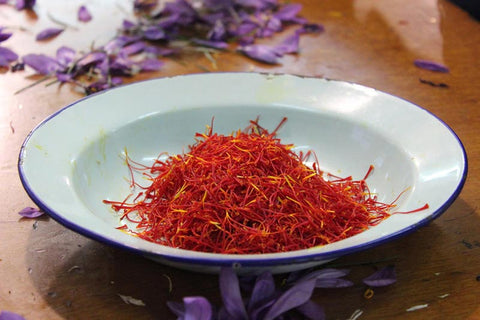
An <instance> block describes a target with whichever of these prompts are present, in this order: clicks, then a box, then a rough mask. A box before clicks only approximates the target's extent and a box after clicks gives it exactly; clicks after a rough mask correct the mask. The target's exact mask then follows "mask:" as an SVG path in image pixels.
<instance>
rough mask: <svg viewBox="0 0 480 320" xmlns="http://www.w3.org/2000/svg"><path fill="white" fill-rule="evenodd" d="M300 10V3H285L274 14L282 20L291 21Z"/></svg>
mask: <svg viewBox="0 0 480 320" xmlns="http://www.w3.org/2000/svg"><path fill="white" fill-rule="evenodd" d="M300 10H302V5H301V4H296V3H292V4H287V5H284V6H283V7H281V8H280V10H278V11H277V12H275V14H274V16H275V17H277V18H278V19H280V20H282V21H291V20H293V19H294V18H296V16H297V14H298V13H299V12H300Z"/></svg>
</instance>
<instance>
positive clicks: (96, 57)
mask: <svg viewBox="0 0 480 320" xmlns="http://www.w3.org/2000/svg"><path fill="white" fill-rule="evenodd" d="M107 58H108V56H107V54H106V53H105V52H99V51H95V52H90V53H88V54H86V55H85V56H83V57H82V58H81V59H80V60H79V61H78V63H77V65H78V67H79V68H83V67H86V66H90V65H93V64H98V63H100V62H102V61H104V60H106V59H107Z"/></svg>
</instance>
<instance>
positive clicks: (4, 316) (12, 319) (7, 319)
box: [0, 310, 25, 320]
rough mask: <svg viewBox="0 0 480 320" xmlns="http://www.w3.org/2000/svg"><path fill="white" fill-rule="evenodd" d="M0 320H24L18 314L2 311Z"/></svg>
mask: <svg viewBox="0 0 480 320" xmlns="http://www.w3.org/2000/svg"><path fill="white" fill-rule="evenodd" d="M0 320H25V318H24V317H22V316H21V315H19V314H18V313H14V312H11V311H5V310H4V311H0Z"/></svg>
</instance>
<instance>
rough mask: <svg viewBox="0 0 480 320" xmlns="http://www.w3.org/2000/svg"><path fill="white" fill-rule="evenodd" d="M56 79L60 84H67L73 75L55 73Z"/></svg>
mask: <svg viewBox="0 0 480 320" xmlns="http://www.w3.org/2000/svg"><path fill="white" fill-rule="evenodd" d="M55 76H56V77H57V80H58V81H60V82H62V83H63V82H69V81H71V80H72V79H73V76H74V75H73V74H71V73H62V72H57V74H56V75H55Z"/></svg>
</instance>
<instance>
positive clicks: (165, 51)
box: [144, 46, 177, 57]
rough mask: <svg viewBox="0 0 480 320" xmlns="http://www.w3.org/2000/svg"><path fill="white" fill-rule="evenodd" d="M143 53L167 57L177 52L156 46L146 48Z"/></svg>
mask: <svg viewBox="0 0 480 320" xmlns="http://www.w3.org/2000/svg"><path fill="white" fill-rule="evenodd" d="M144 51H145V52H147V53H151V54H153V55H156V56H159V57H164V56H169V55H172V54H174V53H176V52H177V50H175V49H172V48H163V47H158V46H147V47H146V48H145V50H144Z"/></svg>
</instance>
